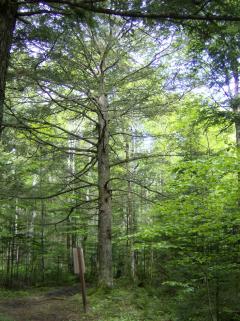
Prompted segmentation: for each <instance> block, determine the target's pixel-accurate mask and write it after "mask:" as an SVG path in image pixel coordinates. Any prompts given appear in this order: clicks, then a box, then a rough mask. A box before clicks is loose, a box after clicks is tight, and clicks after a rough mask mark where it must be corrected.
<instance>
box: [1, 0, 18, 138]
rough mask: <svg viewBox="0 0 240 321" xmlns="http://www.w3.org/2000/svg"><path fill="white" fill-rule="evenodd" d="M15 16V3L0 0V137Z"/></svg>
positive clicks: (8, 0) (9, 0)
mask: <svg viewBox="0 0 240 321" xmlns="http://www.w3.org/2000/svg"><path fill="white" fill-rule="evenodd" d="M16 16H17V1H11V0H0V135H1V133H2V130H3V126H2V123H3V111H4V99H5V88H6V75H7V68H8V61H9V54H10V48H11V44H12V38H13V31H14V28H15V23H16Z"/></svg>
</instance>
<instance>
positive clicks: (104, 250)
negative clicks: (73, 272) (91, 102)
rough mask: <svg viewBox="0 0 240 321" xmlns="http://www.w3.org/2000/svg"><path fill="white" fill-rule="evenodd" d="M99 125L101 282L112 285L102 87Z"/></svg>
mask: <svg viewBox="0 0 240 321" xmlns="http://www.w3.org/2000/svg"><path fill="white" fill-rule="evenodd" d="M101 87H102V86H101ZM98 126H99V128H98V131H99V133H98V134H99V141H98V152H97V156H98V190H99V201H98V206H99V219H98V263H99V284H100V285H102V286H106V287H112V282H113V280H112V240H111V238H112V235H111V234H112V227H111V225H112V206H111V189H110V166H109V128H108V127H109V119H108V101H107V96H106V95H105V94H104V92H103V90H102V89H101V94H100V96H99V99H98Z"/></svg>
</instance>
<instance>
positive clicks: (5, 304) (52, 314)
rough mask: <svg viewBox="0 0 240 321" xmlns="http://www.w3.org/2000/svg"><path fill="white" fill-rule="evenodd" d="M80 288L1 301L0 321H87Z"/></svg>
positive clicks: (63, 289) (68, 288) (62, 289)
mask: <svg viewBox="0 0 240 321" xmlns="http://www.w3.org/2000/svg"><path fill="white" fill-rule="evenodd" d="M76 293H79V288H78V287H71V288H70V287H67V288H61V289H57V290H54V291H51V292H47V293H45V294H43V295H40V296H31V297H23V298H19V299H15V298H14V299H3V300H1V301H0V321H85V320H89V321H90V320H91V318H90V319H89V317H88V318H87V317H86V315H84V313H83V309H82V303H81V301H80V299H79V297H77V298H76V296H74V294H76Z"/></svg>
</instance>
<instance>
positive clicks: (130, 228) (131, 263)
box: [126, 141, 136, 281]
mask: <svg viewBox="0 0 240 321" xmlns="http://www.w3.org/2000/svg"><path fill="white" fill-rule="evenodd" d="M130 152H131V150H130V144H129V142H128V141H127V142H126V160H127V161H129V159H130ZM126 170H127V176H129V174H130V172H131V167H130V163H129V162H127V163H126ZM132 197H133V196H132V183H131V181H130V180H128V182H127V236H129V235H130V238H128V241H127V242H128V244H127V245H128V252H129V255H128V258H127V264H128V270H129V272H130V273H129V274H130V277H131V278H132V280H133V281H135V277H136V271H135V270H136V263H135V252H134V239H133V237H132V234H133V233H134V230H135V226H134V209H133V201H132Z"/></svg>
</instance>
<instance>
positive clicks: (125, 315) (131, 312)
mask: <svg viewBox="0 0 240 321" xmlns="http://www.w3.org/2000/svg"><path fill="white" fill-rule="evenodd" d="M48 290H49V289H48ZM48 290H47V291H46V290H45V294H46V295H45V296H44V293H43V290H42V289H41V290H40V291H39V292H38V293H37V291H36V289H34V290H31V291H26V292H25V291H23V292H22V291H21V292H10V293H8V297H9V300H6V296H5V300H3V299H0V321H33V320H35V318H36V317H37V320H39V321H46V320H48V321H153V320H154V321H167V320H169V319H170V316H169V314H168V313H167V311H166V309H165V307H166V304H165V303H164V302H163V300H162V299H160V298H159V297H157V296H156V295H155V294H154V292H153V291H151V289H149V290H148V289H145V288H140V287H129V286H116V287H115V288H114V289H112V290H104V289H101V288H100V289H96V288H90V289H88V291H87V294H88V312H87V314H84V313H83V308H82V298H81V295H80V294H76V295H73V296H61V297H59V298H58V297H56V298H48V297H47V292H48ZM6 294H7V293H6ZM16 295H17V299H16V305H14V300H13V299H12V298H13V297H14V296H15V297H16ZM20 295H21V298H20ZM34 295H35V296H34ZM10 298H11V299H10ZM19 302H20V303H21V304H20V305H19ZM8 304H9V309H8ZM10 307H11V308H10ZM1 313H3V314H4V315H5V317H3V314H2V316H1Z"/></svg>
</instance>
